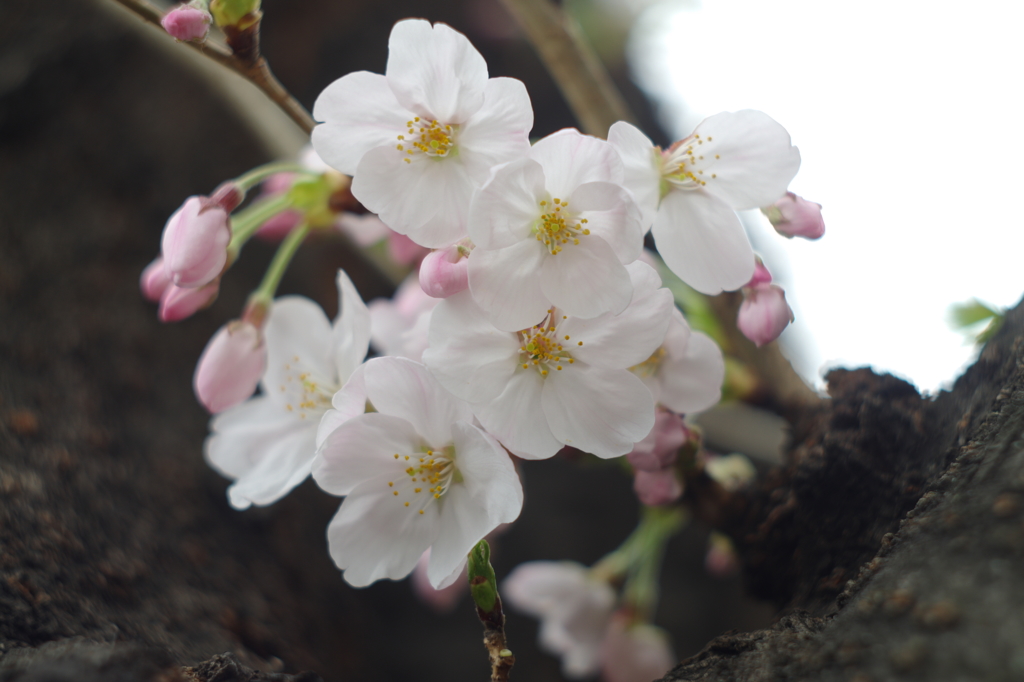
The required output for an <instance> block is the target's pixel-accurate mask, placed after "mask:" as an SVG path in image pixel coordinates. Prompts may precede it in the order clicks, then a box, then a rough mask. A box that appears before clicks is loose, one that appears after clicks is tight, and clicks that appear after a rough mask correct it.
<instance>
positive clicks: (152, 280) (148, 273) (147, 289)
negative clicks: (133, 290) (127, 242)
mask: <svg viewBox="0 0 1024 682" xmlns="http://www.w3.org/2000/svg"><path fill="white" fill-rule="evenodd" d="M169 286H171V275H170V273H169V272H167V268H165V267H164V259H163V258H160V257H157V259H156V260H154V261H153V262H152V263H150V264H149V265H147V266H146V269H145V270H143V271H142V275H141V276H140V277H139V289H141V290H142V295H143V296H144V297H145V298H146V300H147V301H152V302H153V303H156V302H157V301H159V300H160V298H161V297H162V296H163V295H164V292H165V291H167V287H169Z"/></svg>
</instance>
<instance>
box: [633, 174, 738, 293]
mask: <svg viewBox="0 0 1024 682" xmlns="http://www.w3.org/2000/svg"><path fill="white" fill-rule="evenodd" d="M651 234H653V235H654V241H655V244H656V245H657V247H658V252H659V253H660V254H661V257H662V258H663V259H664V260H665V264H666V265H668V267H669V269H670V270H672V272H674V273H676V275H678V276H679V278H680V279H681V280H683V281H684V282H686V283H687V284H689V285H690V286H691V287H693V288H694V289H696V290H697V291H699V292H701V293H702V294H707V295H709V296H714V295H715V294H719V293H721V292H722V291H723V290H724V291H733V290H735V289H739V288H740V287H742V286H743V285H744V284H746V283H747V282H749V281H750V278H751V277H752V276H753V275H754V250H753V249H752V248H750V242H749V241H748V240H747V233H746V232H744V231H743V225H742V224H741V223H740V219H739V218H738V217H737V216H736V213H735V212H734V211H733V210H732V209H731V208H729V207H728V206H726V205H725V204H723V203H722V202H721V201H719V200H718V199H715V198H714V197H712V196H710V195H707V194H704V193H703V192H702V191H700V190H693V191H687V190H673V191H671V192H669V193H668V194H666V195H665V198H663V199H662V200H661V208H660V209H658V217H657V219H655V221H654V227H653V228H652V230H651Z"/></svg>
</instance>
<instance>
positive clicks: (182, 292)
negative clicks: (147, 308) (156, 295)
mask: <svg viewBox="0 0 1024 682" xmlns="http://www.w3.org/2000/svg"><path fill="white" fill-rule="evenodd" d="M219 291H220V280H214V281H212V282H210V283H209V284H207V285H206V286H204V287H199V288H198V289H186V288H184V287H179V286H175V285H174V284H171V285H170V286H168V287H167V288H166V289H164V293H163V296H161V297H160V307H159V308H158V309H157V313H156V314H157V317H158V318H160V321H161V322H179V321H180V320H184V319H185V318H186V317H190V316H191V315H193V314H195V313H196V312H197V311H199V310H202V309H203V308H205V307H207V306H208V305H210V304H211V303H213V301H214V299H216V298H217V293H218V292H219Z"/></svg>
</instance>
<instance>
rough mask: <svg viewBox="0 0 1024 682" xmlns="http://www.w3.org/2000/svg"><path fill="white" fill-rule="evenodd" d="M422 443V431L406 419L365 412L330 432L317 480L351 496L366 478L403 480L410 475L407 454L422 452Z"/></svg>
mask: <svg viewBox="0 0 1024 682" xmlns="http://www.w3.org/2000/svg"><path fill="white" fill-rule="evenodd" d="M422 444H423V439H422V438H421V437H420V434H419V433H417V431H416V429H415V427H413V425H412V424H410V423H409V422H407V421H406V420H404V419H401V418H399V417H393V416H391V415H387V414H378V413H375V412H371V413H369V414H363V415H360V416H357V417H355V418H353V419H350V420H349V421H347V422H345V423H344V424H342V425H341V426H339V427H338V428H336V429H334V430H333V431H331V432H330V433H329V434H328V435H327V438H326V439H325V440H324V443H323V445H321V446H320V449H319V450H318V451H317V454H316V459H315V460H314V462H313V479H314V480H315V481H316V483H317V485H319V486H320V487H321V488H323V489H324V490H326V491H327V492H329V493H331V494H332V495H348V494H349V493H351V492H352V491H353V490H354V489H355V488H356V487H357V486H359V485H360V484H361V483H363V482H364V481H368V480H370V479H375V478H379V477H381V476H391V477H392V480H401V479H403V478H407V476H406V475H405V473H404V469H405V468H406V467H407V466H408V465H407V464H403V462H406V460H405V459H404V457H406V456H409V455H412V454H413V453H415V454H417V455H418V454H420V447H421V445H422ZM395 455H399V458H398V459H395Z"/></svg>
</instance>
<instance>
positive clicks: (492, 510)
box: [427, 422, 523, 589]
mask: <svg viewBox="0 0 1024 682" xmlns="http://www.w3.org/2000/svg"><path fill="white" fill-rule="evenodd" d="M452 432H453V434H454V435H455V458H456V459H455V463H456V466H457V467H458V470H459V472H460V473H461V474H462V477H463V482H462V483H455V484H453V485H452V486H451V488H449V490H448V492H447V493H446V494H445V495H444V496H443V497H442V498H441V499H440V500H439V501H438V502H439V506H440V508H441V519H440V530H439V532H438V535H437V540H435V541H434V544H433V545H432V547H431V553H430V565H429V567H428V568H427V577H428V578H430V582H431V584H432V585H434V587H435V588H438V589H439V588H440V586H441V583H442V582H443V581H444V579H445V578H448V577H449V576H450V575H451V574H452V573H453V572H456V571H458V570H459V569H460V568H461V567H462V562H463V561H464V560H465V558H466V555H467V554H469V551H470V550H471V549H472V548H473V546H474V545H476V543H478V542H480V540H481V539H483V537H484V536H485V535H487V534H488V533H490V532H491V531H492V530H494V529H495V528H497V527H498V526H499V525H501V524H503V523H511V522H512V521H515V520H516V519H517V518H518V517H519V512H520V511H521V510H522V508H523V486H522V484H521V483H520V482H519V476H518V475H517V474H516V470H515V466H514V465H513V464H512V460H511V459H509V456H508V455H507V454H506V453H505V451H504V450H503V449H502V447H501V446H500V445H498V442H497V441H496V440H494V439H493V438H492V437H490V436H488V435H487V434H486V433H484V432H483V431H481V430H480V429H478V428H476V427H475V426H472V425H471V424H467V423H465V422H458V423H456V424H454V425H452Z"/></svg>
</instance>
